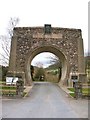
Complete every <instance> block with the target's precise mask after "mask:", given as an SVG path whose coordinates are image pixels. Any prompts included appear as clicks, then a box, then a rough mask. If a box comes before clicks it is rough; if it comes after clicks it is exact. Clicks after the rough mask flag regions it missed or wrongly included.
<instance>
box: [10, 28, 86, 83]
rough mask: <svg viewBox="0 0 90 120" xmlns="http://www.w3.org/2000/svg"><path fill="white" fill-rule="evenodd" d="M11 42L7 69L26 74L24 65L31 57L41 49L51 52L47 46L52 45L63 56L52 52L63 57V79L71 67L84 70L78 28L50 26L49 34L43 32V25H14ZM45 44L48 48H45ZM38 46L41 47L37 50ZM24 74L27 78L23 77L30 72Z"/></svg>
mask: <svg viewBox="0 0 90 120" xmlns="http://www.w3.org/2000/svg"><path fill="white" fill-rule="evenodd" d="M12 44H13V45H12V47H11V56H10V66H9V71H12V72H14V71H16V72H24V73H25V74H27V73H26V72H28V71H29V70H28V69H29V68H27V67H26V66H27V65H29V63H30V62H31V60H32V59H33V57H35V55H37V54H38V53H40V52H42V51H48V52H52V51H53V50H50V48H49V47H53V49H56V50H57V51H59V52H60V54H63V58H62V56H61V55H58V52H54V54H56V55H57V56H58V57H59V58H61V59H62V61H63V59H64V61H66V63H65V62H64V65H63V67H64V66H67V67H66V68H67V70H66V69H64V70H63V71H66V73H65V74H66V78H64V79H65V80H66V79H68V78H69V74H70V72H71V71H72V70H73V67H74V68H75V69H76V71H77V72H78V73H84V72H85V70H84V64H83V63H84V52H83V41H82V36H81V30H80V29H68V28H52V33H51V34H44V27H16V28H15V29H14V35H13V39H12ZM13 46H15V48H13ZM46 46H47V48H48V50H46ZM39 48H43V49H42V50H39ZM35 51H36V52H35ZM33 54H34V55H33ZM31 55H32V57H31V58H30V56H31ZM12 61H13V63H12ZM12 64H13V65H12ZM79 66H81V69H80V68H79ZM26 76H28V78H26V77H25V78H24V79H30V77H29V76H30V74H29V75H26ZM27 81H28V80H27Z"/></svg>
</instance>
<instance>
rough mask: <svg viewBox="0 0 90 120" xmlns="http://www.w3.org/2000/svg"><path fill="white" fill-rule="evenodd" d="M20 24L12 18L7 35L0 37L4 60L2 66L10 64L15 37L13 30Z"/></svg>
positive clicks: (16, 19)
mask: <svg viewBox="0 0 90 120" xmlns="http://www.w3.org/2000/svg"><path fill="white" fill-rule="evenodd" d="M18 22H19V19H18V18H10V21H9V24H8V28H7V34H6V35H1V36H0V42H1V47H2V53H1V54H0V56H1V57H2V59H0V61H1V62H2V64H6V65H8V63H9V56H10V45H11V38H12V36H13V29H14V27H15V26H16V25H17V23H18Z"/></svg>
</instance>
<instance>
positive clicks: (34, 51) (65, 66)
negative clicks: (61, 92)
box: [25, 45, 69, 85]
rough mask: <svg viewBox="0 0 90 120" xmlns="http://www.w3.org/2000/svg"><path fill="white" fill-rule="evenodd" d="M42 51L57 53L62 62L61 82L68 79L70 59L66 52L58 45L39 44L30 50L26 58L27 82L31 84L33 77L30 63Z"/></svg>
mask: <svg viewBox="0 0 90 120" xmlns="http://www.w3.org/2000/svg"><path fill="white" fill-rule="evenodd" d="M41 52H51V53H53V54H55V55H56V56H57V57H58V58H59V59H60V60H61V62H62V75H61V80H60V82H62V83H64V82H65V80H66V79H68V70H69V68H68V64H67V63H68V59H67V57H66V56H65V54H64V53H63V52H62V51H60V50H59V49H57V47H56V46H52V45H51V46H47V45H46V46H45V45H44V46H39V47H37V48H33V49H32V50H30V52H29V53H28V54H27V57H26V58H27V59H26V63H25V75H26V82H27V83H26V84H28V85H31V84H32V78H31V74H30V63H31V61H32V59H33V58H34V57H35V56H36V55H38V54H39V53H41Z"/></svg>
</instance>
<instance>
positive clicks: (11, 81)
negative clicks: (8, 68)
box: [6, 77, 18, 84]
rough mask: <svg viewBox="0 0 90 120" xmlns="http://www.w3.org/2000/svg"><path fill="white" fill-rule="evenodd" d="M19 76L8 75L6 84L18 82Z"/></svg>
mask: <svg viewBox="0 0 90 120" xmlns="http://www.w3.org/2000/svg"><path fill="white" fill-rule="evenodd" d="M17 81H18V77H6V84H16V82H17Z"/></svg>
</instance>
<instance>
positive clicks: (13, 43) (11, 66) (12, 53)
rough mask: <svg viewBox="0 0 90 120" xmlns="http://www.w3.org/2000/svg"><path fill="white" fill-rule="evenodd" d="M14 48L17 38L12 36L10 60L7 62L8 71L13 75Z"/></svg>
mask: <svg viewBox="0 0 90 120" xmlns="http://www.w3.org/2000/svg"><path fill="white" fill-rule="evenodd" d="M16 47H17V38H16V37H15V36H14V37H13V38H12V41H11V50H10V60H9V71H8V72H10V73H14V72H15V70H16Z"/></svg>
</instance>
